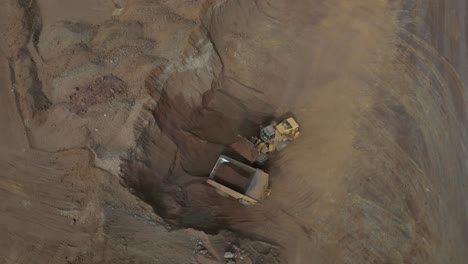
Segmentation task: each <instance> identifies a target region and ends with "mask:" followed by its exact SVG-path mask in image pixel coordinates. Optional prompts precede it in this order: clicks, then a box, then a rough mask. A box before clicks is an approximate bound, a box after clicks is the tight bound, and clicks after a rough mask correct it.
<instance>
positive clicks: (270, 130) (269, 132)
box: [260, 125, 276, 142]
mask: <svg viewBox="0 0 468 264" xmlns="http://www.w3.org/2000/svg"><path fill="white" fill-rule="evenodd" d="M275 136H276V129H275V128H274V127H273V125H268V126H266V127H264V128H263V129H262V131H261V132H260V138H261V139H262V140H263V141H265V142H272V141H273V140H274V139H275Z"/></svg>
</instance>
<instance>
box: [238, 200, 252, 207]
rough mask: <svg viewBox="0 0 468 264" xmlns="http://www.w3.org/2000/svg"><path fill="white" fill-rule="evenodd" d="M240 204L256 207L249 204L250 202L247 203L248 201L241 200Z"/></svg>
mask: <svg viewBox="0 0 468 264" xmlns="http://www.w3.org/2000/svg"><path fill="white" fill-rule="evenodd" d="M239 203H241V204H243V205H245V206H254V204H253V203H251V202H248V201H246V200H244V199H239Z"/></svg>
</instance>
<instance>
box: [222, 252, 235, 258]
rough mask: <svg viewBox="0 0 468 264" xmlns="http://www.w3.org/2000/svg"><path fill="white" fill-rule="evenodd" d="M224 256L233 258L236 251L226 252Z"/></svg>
mask: <svg viewBox="0 0 468 264" xmlns="http://www.w3.org/2000/svg"><path fill="white" fill-rule="evenodd" d="M224 258H226V259H232V258H234V253H232V252H229V251H228V252H226V253H224Z"/></svg>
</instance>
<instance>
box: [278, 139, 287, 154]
mask: <svg viewBox="0 0 468 264" xmlns="http://www.w3.org/2000/svg"><path fill="white" fill-rule="evenodd" d="M288 145H289V142H288V141H281V142H280V143H278V145H276V151H278V152H280V151H282V150H283V149H285V148H286V147H287V146H288Z"/></svg>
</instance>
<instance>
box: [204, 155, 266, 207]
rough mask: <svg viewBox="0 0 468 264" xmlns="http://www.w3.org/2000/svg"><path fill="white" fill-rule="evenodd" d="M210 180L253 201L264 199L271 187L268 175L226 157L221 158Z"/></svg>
mask: <svg viewBox="0 0 468 264" xmlns="http://www.w3.org/2000/svg"><path fill="white" fill-rule="evenodd" d="M208 179H209V180H211V181H213V182H216V183H217V184H220V185H222V186H224V187H227V188H229V189H230V190H232V191H234V192H236V193H239V194H242V195H245V196H247V197H250V198H251V199H254V200H253V201H257V200H259V199H262V198H263V195H264V193H265V190H266V188H268V186H269V176H268V174H267V173H265V172H263V171H261V170H259V169H255V168H252V167H250V166H248V165H246V164H243V163H241V162H239V161H236V160H234V159H232V158H229V157H227V156H224V155H221V156H220V157H219V159H218V161H217V162H216V165H215V166H214V168H213V170H212V171H211V173H210V176H209V177H208ZM209 182H210V181H209Z"/></svg>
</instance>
